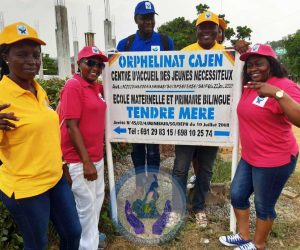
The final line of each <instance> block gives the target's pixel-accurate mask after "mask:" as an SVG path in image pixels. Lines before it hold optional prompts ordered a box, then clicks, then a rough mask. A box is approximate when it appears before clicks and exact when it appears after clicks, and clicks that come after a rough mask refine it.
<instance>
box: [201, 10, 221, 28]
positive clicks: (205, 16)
mask: <svg viewBox="0 0 300 250" xmlns="http://www.w3.org/2000/svg"><path fill="white" fill-rule="evenodd" d="M204 22H213V23H215V24H217V25H219V17H218V16H217V15H216V14H215V13H213V12H211V11H205V12H203V13H201V14H200V15H199V16H198V19H197V21H196V26H198V25H199V24H201V23H204Z"/></svg>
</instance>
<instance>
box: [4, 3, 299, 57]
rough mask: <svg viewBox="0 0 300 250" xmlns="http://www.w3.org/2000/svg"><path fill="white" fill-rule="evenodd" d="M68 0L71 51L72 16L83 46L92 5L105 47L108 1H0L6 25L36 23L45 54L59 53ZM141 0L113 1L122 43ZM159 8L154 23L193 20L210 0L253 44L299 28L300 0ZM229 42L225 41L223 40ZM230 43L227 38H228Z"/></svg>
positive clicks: (130, 31) (162, 5)
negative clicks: (61, 10) (58, 15)
mask: <svg viewBox="0 0 300 250" xmlns="http://www.w3.org/2000/svg"><path fill="white" fill-rule="evenodd" d="M57 1H58V2H64V5H65V6H66V7H67V12H68V21H69V23H68V25H69V38H70V55H71V56H72V55H73V54H74V53H73V46H72V44H73V37H74V35H75V34H74V32H73V29H72V21H71V20H72V19H75V21H76V26H77V37H78V41H79V49H80V48H82V47H83V46H84V33H85V32H88V31H89V27H88V26H89V24H88V8H89V7H88V6H90V9H91V12H92V32H94V33H96V34H95V44H96V46H98V47H99V48H100V49H101V50H104V49H105V45H104V28H103V21H104V19H105V8H104V0H38V1H37V0H0V13H1V12H2V14H3V17H4V25H9V24H11V23H14V22H18V21H23V22H26V23H28V24H29V25H31V26H33V27H35V28H37V29H38V31H39V35H40V37H41V38H42V39H43V40H44V41H45V42H46V43H47V45H46V46H43V48H42V51H43V53H47V54H50V56H51V57H56V55H57V51H56V42H55V25H56V24H55V13H54V6H55V4H56V2H57ZM138 2H139V0H109V3H110V19H111V20H112V21H113V23H114V25H113V31H114V35H115V36H116V41H117V42H118V41H119V40H121V39H122V38H125V37H127V36H129V35H131V34H133V33H135V32H136V29H137V26H136V24H135V22H134V17H133V13H134V8H135V6H136V4H137V3H138ZM151 2H152V3H153V4H154V6H155V9H156V12H157V13H158V15H157V16H156V27H159V26H160V25H162V24H164V23H166V22H168V21H171V20H173V19H174V18H176V17H184V18H185V19H187V20H190V21H193V20H194V19H196V18H197V12H196V5H198V4H200V3H201V4H207V5H208V6H210V10H211V11H213V12H215V13H216V14H225V18H226V19H227V20H229V21H230V24H229V27H233V28H236V26H245V25H247V26H248V27H249V28H251V29H252V31H253V32H252V37H251V42H252V43H258V42H259V43H266V42H267V41H276V40H280V39H282V38H283V37H285V36H287V35H289V34H293V33H295V32H296V31H297V30H298V29H300V16H299V13H300V0H286V1H282V0H203V1H199V0H198V1H197V0H151ZM225 45H226V43H225ZM227 45H228V42H227Z"/></svg>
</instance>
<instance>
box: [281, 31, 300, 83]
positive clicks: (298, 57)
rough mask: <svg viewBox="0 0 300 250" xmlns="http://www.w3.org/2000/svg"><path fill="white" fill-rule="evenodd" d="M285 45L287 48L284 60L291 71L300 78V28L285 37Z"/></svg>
mask: <svg viewBox="0 0 300 250" xmlns="http://www.w3.org/2000/svg"><path fill="white" fill-rule="evenodd" d="M283 45H284V48H285V49H286V54H285V55H284V56H283V62H284V64H285V66H286V67H287V68H288V69H289V72H290V73H291V74H293V75H294V76H296V77H297V78H298V77H299V76H300V49H299V48H300V30H298V31H297V32H296V33H295V34H292V35H289V36H288V37H287V38H286V39H284V40H283Z"/></svg>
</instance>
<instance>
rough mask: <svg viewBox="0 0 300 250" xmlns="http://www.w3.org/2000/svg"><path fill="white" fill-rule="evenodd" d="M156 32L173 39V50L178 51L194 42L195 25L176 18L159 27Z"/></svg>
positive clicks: (182, 18)
mask: <svg viewBox="0 0 300 250" xmlns="http://www.w3.org/2000/svg"><path fill="white" fill-rule="evenodd" d="M158 31H159V33H161V34H165V35H168V36H170V37H172V38H173V40H174V46H175V50H180V49H182V48H183V47H185V46H187V45H188V44H191V43H194V42H196V35H195V32H196V31H195V24H193V23H191V22H190V21H188V20H185V18H184V17H177V18H175V19H174V20H172V21H170V22H167V23H166V24H163V25H161V26H160V27H159V28H158Z"/></svg>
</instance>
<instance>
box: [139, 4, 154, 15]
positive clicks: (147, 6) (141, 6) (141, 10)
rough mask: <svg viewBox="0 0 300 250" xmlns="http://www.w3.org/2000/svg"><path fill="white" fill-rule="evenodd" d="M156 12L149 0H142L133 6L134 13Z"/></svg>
mask: <svg viewBox="0 0 300 250" xmlns="http://www.w3.org/2000/svg"><path fill="white" fill-rule="evenodd" d="M146 14H156V15H157V13H156V12H155V9H154V5H153V3H151V2H150V1H142V2H139V3H138V4H137V6H136V7H135V11H134V15H146Z"/></svg>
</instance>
